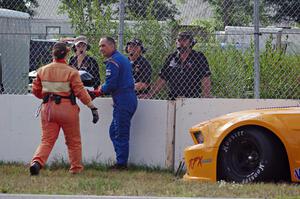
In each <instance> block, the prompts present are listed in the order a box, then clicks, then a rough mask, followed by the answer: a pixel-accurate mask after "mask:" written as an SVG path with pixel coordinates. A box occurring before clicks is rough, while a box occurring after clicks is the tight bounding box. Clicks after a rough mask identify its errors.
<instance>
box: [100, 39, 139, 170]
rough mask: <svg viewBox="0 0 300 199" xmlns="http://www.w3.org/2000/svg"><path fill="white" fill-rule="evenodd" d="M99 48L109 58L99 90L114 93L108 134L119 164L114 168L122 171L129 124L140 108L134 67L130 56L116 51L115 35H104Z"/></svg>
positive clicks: (125, 160) (127, 145)
mask: <svg viewBox="0 0 300 199" xmlns="http://www.w3.org/2000/svg"><path fill="white" fill-rule="evenodd" d="M99 48H100V53H101V54H102V55H103V56H104V57H105V58H107V59H106V61H105V65H106V77H105V83H104V84H102V86H101V87H100V92H103V93H105V94H111V96H112V99H113V103H114V105H113V107H114V109H113V119H112V122H111V125H110V129H109V135H110V139H111V141H112V143H113V147H114V150H115V153H116V163H115V164H114V165H113V166H112V167H111V169H113V170H123V169H127V162H128V156H129V136H130V123H131V119H132V117H133V115H134V113H135V111H136V108H137V97H136V94H135V91H134V80H133V76H132V66H131V63H130V62H129V60H128V58H127V57H126V56H124V55H122V54H121V53H119V52H118V51H117V50H116V42H115V40H114V39H113V38H111V37H103V38H101V39H100V41H99Z"/></svg>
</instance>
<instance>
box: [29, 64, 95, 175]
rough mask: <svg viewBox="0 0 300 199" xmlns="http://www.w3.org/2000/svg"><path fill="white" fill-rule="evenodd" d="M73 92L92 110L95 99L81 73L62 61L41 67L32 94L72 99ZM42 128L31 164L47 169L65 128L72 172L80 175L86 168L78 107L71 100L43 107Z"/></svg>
mask: <svg viewBox="0 0 300 199" xmlns="http://www.w3.org/2000/svg"><path fill="white" fill-rule="evenodd" d="M71 91H73V93H74V94H75V96H76V97H78V98H79V99H80V101H81V102H82V103H83V104H85V105H87V106H89V107H90V105H91V104H92V99H91V97H90V96H89V94H88V93H87V91H86V89H85V88H84V86H83V83H82V81H81V79H80V76H79V73H78V71H77V70H75V69H73V68H72V67H70V66H69V65H67V64H66V62H65V60H63V59H59V60H54V61H53V62H52V63H50V64H48V65H46V66H43V67H41V68H40V69H39V70H38V72H37V78H36V79H35V80H34V81H33V86H32V93H33V94H34V95H35V96H36V97H38V98H40V99H43V98H44V97H45V96H46V95H49V94H56V95H60V96H70V94H71ZM41 124H42V139H41V143H40V145H39V146H38V148H37V150H36V152H35V154H34V156H33V159H32V161H31V164H33V163H34V162H38V163H39V164H40V165H41V166H42V167H43V166H44V165H45V163H46V162H47V159H48V157H49V154H50V152H51V150H52V148H53V146H54V144H55V142H56V140H57V137H58V135H59V131H60V129H61V128H62V129H63V132H64V136H65V141H66V145H67V148H68V154H69V160H70V164H71V167H70V172H71V173H79V172H81V171H82V170H83V165H82V152H81V137H80V127H79V106H78V105H77V104H76V105H73V104H71V101H70V99H65V98H62V99H61V103H59V104H56V103H55V101H53V100H51V98H50V99H49V101H48V102H47V103H43V104H42V107H41Z"/></svg>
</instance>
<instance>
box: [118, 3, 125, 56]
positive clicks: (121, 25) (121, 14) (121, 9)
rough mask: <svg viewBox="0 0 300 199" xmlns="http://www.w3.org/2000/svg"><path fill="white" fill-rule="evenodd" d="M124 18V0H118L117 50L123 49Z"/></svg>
mask: <svg viewBox="0 0 300 199" xmlns="http://www.w3.org/2000/svg"><path fill="white" fill-rule="evenodd" d="M124 18H125V2H124V0H120V2H119V38H118V41H119V51H120V52H122V51H123V39H124V38H123V37H124Z"/></svg>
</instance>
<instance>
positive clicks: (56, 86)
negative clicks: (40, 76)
mask: <svg viewBox="0 0 300 199" xmlns="http://www.w3.org/2000/svg"><path fill="white" fill-rule="evenodd" d="M42 86H43V92H69V91H70V90H71V87H70V82H48V81H42Z"/></svg>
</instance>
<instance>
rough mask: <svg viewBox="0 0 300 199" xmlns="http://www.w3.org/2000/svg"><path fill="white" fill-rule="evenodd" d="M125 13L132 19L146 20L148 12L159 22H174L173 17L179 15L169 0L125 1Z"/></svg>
mask: <svg viewBox="0 0 300 199" xmlns="http://www.w3.org/2000/svg"><path fill="white" fill-rule="evenodd" d="M149 8H150V9H149ZM126 11H127V12H128V13H129V14H130V15H131V16H133V17H134V18H142V19H146V18H147V16H148V12H150V13H151V15H152V16H153V17H154V18H155V19H156V20H159V21H164V20H167V19H171V20H174V19H175V15H176V14H179V11H178V9H177V8H176V5H175V4H174V3H172V1H171V0H127V3H126Z"/></svg>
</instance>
